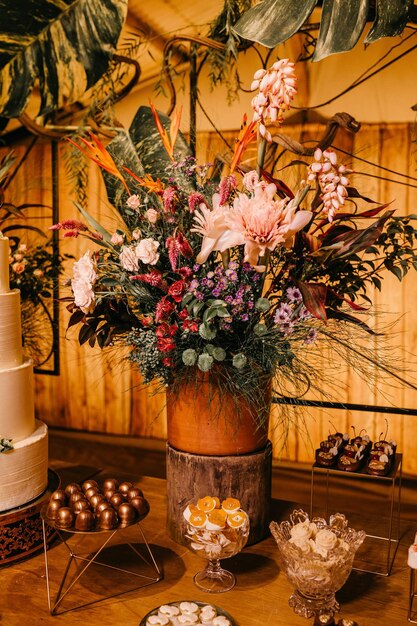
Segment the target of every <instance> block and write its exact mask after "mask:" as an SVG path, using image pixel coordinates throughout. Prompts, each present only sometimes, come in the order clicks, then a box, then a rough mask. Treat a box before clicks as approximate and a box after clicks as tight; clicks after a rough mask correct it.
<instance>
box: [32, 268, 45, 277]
mask: <svg viewBox="0 0 417 626" xmlns="http://www.w3.org/2000/svg"><path fill="white" fill-rule="evenodd" d="M33 275H34V276H36V278H40V277H41V276H43V271H42V270H41V269H39V268H38V269H36V270H33Z"/></svg>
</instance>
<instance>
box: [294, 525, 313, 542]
mask: <svg viewBox="0 0 417 626" xmlns="http://www.w3.org/2000/svg"><path fill="white" fill-rule="evenodd" d="M316 530H317V526H316V525H315V524H313V523H311V522H308V521H306V522H298V524H295V525H294V526H293V527H292V528H291V530H290V534H291V539H293V540H296V541H298V540H303V539H310V537H312V536H313V535H314V533H315V532H316ZM291 539H290V541H291ZM293 543H294V541H293Z"/></svg>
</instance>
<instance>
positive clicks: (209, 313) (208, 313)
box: [203, 308, 217, 322]
mask: <svg viewBox="0 0 417 626" xmlns="http://www.w3.org/2000/svg"><path fill="white" fill-rule="evenodd" d="M216 315H217V309H216V308H210V309H206V310H205V311H204V314H203V322H209V321H210V320H212V319H213V317H216Z"/></svg>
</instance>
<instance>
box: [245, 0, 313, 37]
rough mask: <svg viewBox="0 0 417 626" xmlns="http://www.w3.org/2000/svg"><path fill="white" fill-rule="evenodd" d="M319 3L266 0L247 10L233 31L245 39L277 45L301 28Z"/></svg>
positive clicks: (309, 0) (302, 0)
mask: <svg viewBox="0 0 417 626" xmlns="http://www.w3.org/2000/svg"><path fill="white" fill-rule="evenodd" d="M316 4H317V0H263V2H260V3H259V4H257V5H256V6H254V7H252V8H251V9H249V11H246V13H244V14H243V15H242V17H241V18H240V19H239V20H238V21H237V22H236V24H235V26H234V28H233V30H234V31H235V32H236V33H237V34H238V35H239V37H242V38H243V39H248V40H249V41H256V42H258V43H260V44H262V45H263V46H266V47H267V48H275V46H276V45H278V44H279V43H282V42H283V41H286V40H287V39H289V38H290V37H291V36H292V35H294V34H295V33H296V32H297V31H298V29H299V28H300V26H302V24H304V22H305V21H306V20H307V19H308V17H309V16H310V13H311V12H312V10H313V9H314V7H315V6H316Z"/></svg>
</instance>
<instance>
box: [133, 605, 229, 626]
mask: <svg viewBox="0 0 417 626" xmlns="http://www.w3.org/2000/svg"><path fill="white" fill-rule="evenodd" d="M181 602H194V604H197V606H199V607H200V608H203V606H212V607H213V608H214V609H216V611H217V615H223V616H224V617H227V619H228V620H229V621H230V624H231V626H238V624H237V622H235V620H234V619H233V617H232V616H231V615H230V614H229V613H227V611H224V610H223V609H221V608H219V607H218V606H216V605H215V604H212V603H211V602H197V601H196V600H179V601H178V602H166V603H165V604H163V605H162V604H160V605H159V606H157V607H156V608H155V609H152V611H149V613H147V614H146V615H145V617H144V618H143V619H142V621H141V622H140V623H139V626H146V620H147V619H148V617H151V615H157V614H158V610H159V607H160V606H177V607H179V606H180V604H181ZM196 626H198V624H197V625H196Z"/></svg>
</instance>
